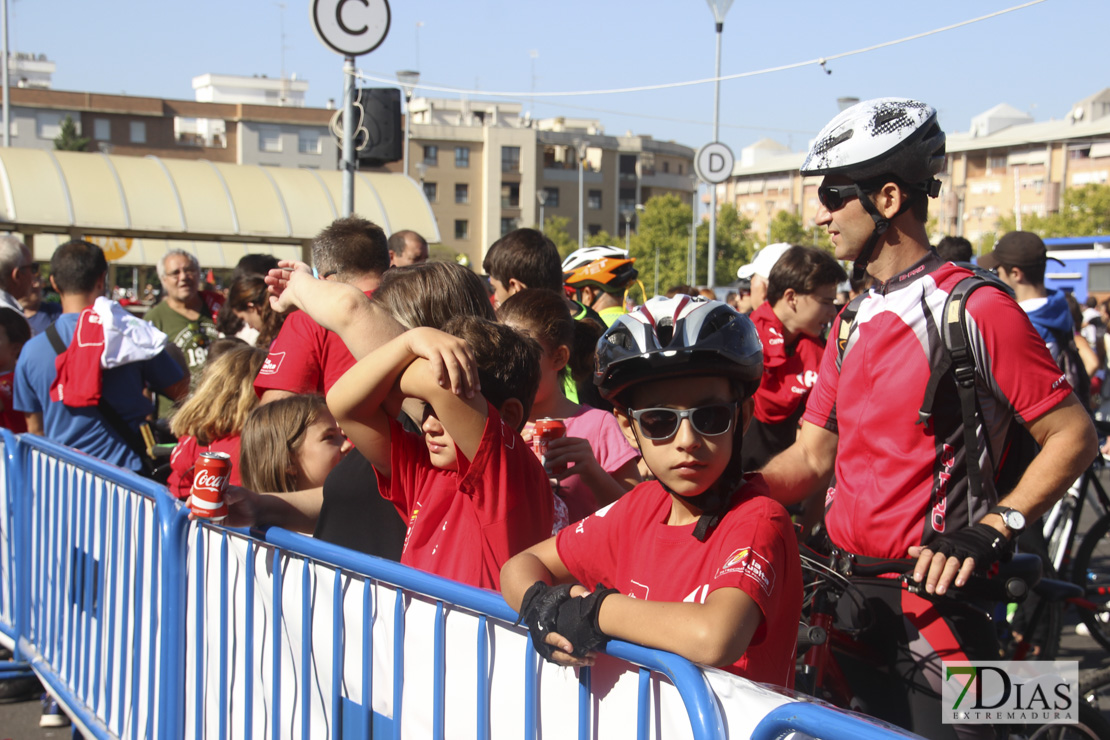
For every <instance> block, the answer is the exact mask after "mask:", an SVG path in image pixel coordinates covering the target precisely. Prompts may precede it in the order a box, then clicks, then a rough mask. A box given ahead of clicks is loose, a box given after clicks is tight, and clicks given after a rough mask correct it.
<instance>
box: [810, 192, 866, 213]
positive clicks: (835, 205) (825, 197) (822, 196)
mask: <svg viewBox="0 0 1110 740" xmlns="http://www.w3.org/2000/svg"><path fill="white" fill-rule="evenodd" d="M866 192H867V191H866V190H864V189H863V188H861V187H860V186H859V185H822V186H821V187H819V188H817V200H819V201H821V205H823V206H824V207H825V208H827V209H828V210H829V211H830V212H832V211H839V210H840V209H841V208H843V207H844V204H845V203H847V202H848V201H849V200H851V199H852V198H861V197H863V195H864V193H866Z"/></svg>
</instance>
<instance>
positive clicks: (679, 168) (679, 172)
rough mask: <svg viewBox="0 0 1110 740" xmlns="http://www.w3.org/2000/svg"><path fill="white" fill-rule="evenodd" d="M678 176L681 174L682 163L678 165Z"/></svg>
mask: <svg viewBox="0 0 1110 740" xmlns="http://www.w3.org/2000/svg"><path fill="white" fill-rule="evenodd" d="M678 174H680V175H681V174H682V162H679V163H678Z"/></svg>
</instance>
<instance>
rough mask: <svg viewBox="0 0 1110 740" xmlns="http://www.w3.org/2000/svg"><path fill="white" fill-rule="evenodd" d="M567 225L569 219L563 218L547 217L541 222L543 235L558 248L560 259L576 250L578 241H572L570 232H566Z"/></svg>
mask: <svg viewBox="0 0 1110 740" xmlns="http://www.w3.org/2000/svg"><path fill="white" fill-rule="evenodd" d="M569 223H570V219H569V218H565V217H563V216H548V217H547V218H546V219H544V222H543V234H544V236H546V237H547V238H548V239H550V240H551V241H553V242H555V246H556V247H558V248H559V256H560V257H566V256H567V255H568V254H570V253H571V252H573V251H574V250H576V249H578V240H577V239H572V238H571V236H570V232H569V231H567V224H569Z"/></svg>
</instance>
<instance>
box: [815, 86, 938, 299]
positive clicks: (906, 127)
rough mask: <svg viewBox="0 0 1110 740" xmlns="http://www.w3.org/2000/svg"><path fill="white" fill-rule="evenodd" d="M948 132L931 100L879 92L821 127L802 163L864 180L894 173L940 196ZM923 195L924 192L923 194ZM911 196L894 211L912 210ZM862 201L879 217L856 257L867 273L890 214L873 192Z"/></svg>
mask: <svg viewBox="0 0 1110 740" xmlns="http://www.w3.org/2000/svg"><path fill="white" fill-rule="evenodd" d="M944 145H945V136H944V132H943V131H942V130H941V128H940V125H939V124H938V123H937V112H936V109H934V108H933V107H932V106H930V105H926V104H925V103H922V102H919V101H917V100H909V99H907V98H876V99H874V100H865V101H863V102H862V103H857V104H856V105H853V106H852V107H851V108H848V109H847V110H844V111H842V112H841V113H840V114H839V115H837V116H836V117H835V118H833V119H832V120H831V121H829V123H828V124H827V125H826V126H825V127H824V128H823V129H821V133H819V134H818V135H817V139H816V141H814V143H813V147H812V148H811V149H810V150H809V154H807V155H806V159H805V162H804V163H803V164H802V170H801V172H802V174H803V175H807V176H813V175H817V176H824V175H843V176H845V177H847V178H849V179H850V180H852V181H853V182H855V183H858V184H860V185H868V184H871V185H874V186H875V187H876V189H877V188H878V187H880V186H881V185H882V184H883V181H884V180H889V179H893V180H894V181H896V182H898V183H899V185H901V186H904V188H905V189H906V190H909V191H916V192H917V193H920V194H921V195H922V196H926V195H927V196H929V197H930V198H935V197H937V196H938V195H939V194H940V181H939V180H937V179H936V177H935V175H936V174H937V173H938V172H940V171H941V170H942V169H943V168H944V152H945V148H944ZM918 197H921V196H918ZM914 200H915V198H912V197H911V198H907V199H906V202H905V203H904V204H903V206H902V208H901V210H899V211H898V213H896V214H895V216H894V217H897V216H898V215H901V213H903V212H904V211H906V210H908V209H909V208H910V207H911V206H912V204H913V201H914ZM860 203H861V204H862V205H863V207H864V209H866V210H867V212H868V213H869V214H870V215H871V218H872V220H873V221H874V222H875V230H874V231H873V232H872V234H871V238H870V239H869V240H868V241H867V243H866V244H865V245H864V248H863V250H862V251H861V252H860V255H859V257H858V258H857V259H856V263H855V270H854V274H853V276H854V277H855V278H857V279H858V278H860V277H862V276H863V273H864V270H865V268H866V266H867V262H868V261H869V260H870V259H871V254H872V252H873V251H874V249H875V245H876V244H877V243H878V241H879V237H880V236H882V235H883V233H885V232H886V230H887V228H889V227H890V219H886V218H883V217H882V215H880V214H879V212H878V209H877V208H875V204H874V203H872V202H871V199H870V198H860Z"/></svg>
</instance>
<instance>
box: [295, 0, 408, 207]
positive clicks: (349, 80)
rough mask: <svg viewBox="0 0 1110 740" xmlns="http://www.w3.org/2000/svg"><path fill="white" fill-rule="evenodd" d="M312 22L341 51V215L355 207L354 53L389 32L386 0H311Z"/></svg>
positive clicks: (378, 41)
mask: <svg viewBox="0 0 1110 740" xmlns="http://www.w3.org/2000/svg"><path fill="white" fill-rule="evenodd" d="M311 13H312V26H313V28H314V29H315V30H316V36H317V37H318V38H319V39H320V41H322V42H323V44H324V46H326V47H328V48H329V49H331V50H332V51H334V52H336V53H338V54H342V55H343V215H344V216H350V215H351V214H352V213H354V210H355V167H356V163H355V57H357V56H361V55H363V54H369V53H370V52H372V51H373V50H374V49H377V48H378V47H379V46H381V43H382V42H383V41H385V37H386V35H387V34H388V33H389V20H390V14H389V0H313V3H312V8H311Z"/></svg>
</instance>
